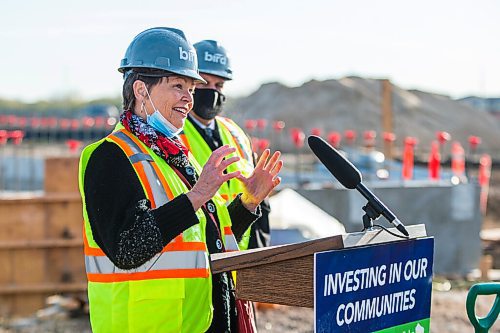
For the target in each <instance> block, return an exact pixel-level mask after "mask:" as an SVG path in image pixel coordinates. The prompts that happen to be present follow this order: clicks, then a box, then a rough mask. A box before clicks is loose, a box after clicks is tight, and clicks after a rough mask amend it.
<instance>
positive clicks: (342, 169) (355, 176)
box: [307, 135, 409, 236]
mask: <svg viewBox="0 0 500 333" xmlns="http://www.w3.org/2000/svg"><path fill="white" fill-rule="evenodd" d="M307 143H308V145H309V148H311V150H312V151H313V153H314V155H316V157H317V158H318V159H319V160H320V161H321V163H323V164H324V165H325V167H326V168H327V169H328V171H330V173H331V174H332V175H333V176H334V177H335V178H337V180H338V181H339V182H340V183H341V184H342V185H343V186H345V187H346V188H348V189H356V190H358V191H359V192H360V193H361V195H363V196H364V197H365V198H366V199H367V200H368V202H369V203H370V205H371V206H372V208H373V209H374V210H375V211H376V213H377V214H380V215H383V216H384V217H385V218H386V219H387V220H388V221H389V222H390V223H392V224H393V225H394V226H395V227H396V228H397V229H398V230H399V231H400V232H401V233H402V234H403V235H405V236H409V234H408V231H407V230H406V228H405V226H404V225H403V223H402V222H401V221H400V220H399V219H398V218H397V217H396V215H394V213H393V212H392V211H391V210H390V209H389V208H387V206H385V205H384V204H383V203H382V202H381V201H380V199H379V198H378V197H377V196H376V195H375V194H373V193H372V192H371V191H370V190H369V189H368V188H367V187H366V186H365V185H364V184H363V183H362V176H361V173H360V172H359V170H358V169H357V168H356V167H355V166H354V165H352V163H351V162H349V161H348V160H347V159H346V158H345V157H344V156H342V155H341V154H340V153H339V152H338V151H337V150H336V149H335V148H333V147H332V146H330V144H329V143H328V142H326V141H325V140H323V139H322V138H320V137H319V136H315V135H311V136H309V137H308V138H307Z"/></svg>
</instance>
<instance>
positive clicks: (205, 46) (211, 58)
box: [194, 40, 233, 80]
mask: <svg viewBox="0 0 500 333" xmlns="http://www.w3.org/2000/svg"><path fill="white" fill-rule="evenodd" d="M194 48H195V49H196V53H197V55H198V69H199V71H200V73H206V74H212V75H216V76H220V77H222V78H224V79H226V80H232V79H233V70H232V67H231V62H230V60H229V57H228V54H227V51H226V49H225V48H224V47H223V46H222V45H220V44H219V43H218V42H216V41H215V40H202V41H201V42H198V43H195V44H194Z"/></svg>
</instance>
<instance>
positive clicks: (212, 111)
mask: <svg viewBox="0 0 500 333" xmlns="http://www.w3.org/2000/svg"><path fill="white" fill-rule="evenodd" d="M225 102H226V96H224V94H222V93H220V92H218V91H217V90H214V89H196V90H195V92H194V108H193V111H194V113H196V115H197V116H199V117H200V118H203V119H205V120H211V119H214V118H215V116H216V115H218V114H219V113H221V112H222V107H223V106H224V103H225Z"/></svg>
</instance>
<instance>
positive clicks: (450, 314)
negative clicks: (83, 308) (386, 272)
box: [0, 169, 500, 333]
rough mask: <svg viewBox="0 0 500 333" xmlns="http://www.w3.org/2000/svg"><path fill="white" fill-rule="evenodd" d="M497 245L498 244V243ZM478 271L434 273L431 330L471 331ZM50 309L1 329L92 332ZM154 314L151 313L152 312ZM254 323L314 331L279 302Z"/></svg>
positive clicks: (495, 192) (493, 191)
mask: <svg viewBox="0 0 500 333" xmlns="http://www.w3.org/2000/svg"><path fill="white" fill-rule="evenodd" d="M495 228H500V170H498V169H494V170H493V172H492V179H491V186H490V192H489V198H488V209H487V213H486V216H485V219H484V223H483V230H484V229H488V230H491V229H495ZM499 246H500V245H499ZM499 269H500V267H493V269H492V270H490V275H489V276H490V280H496V281H498V280H499V279H500V270H499ZM479 279H480V274H479V273H478V272H475V274H473V275H472V276H469V277H463V278H459V279H447V278H445V277H435V279H434V283H433V292H432V308H431V331H432V332H446V333H463V332H473V327H472V326H471V324H470V322H469V319H468V318H467V314H466V310H465V301H466V297H467V292H468V288H469V287H470V286H471V285H472V284H474V283H476V282H478V281H479ZM493 301H494V297H486V296H484V297H479V298H478V299H477V303H476V313H477V314H478V315H479V316H484V315H486V314H487V313H488V311H489V309H490V308H491V306H492V304H493ZM53 310H54V311H53V313H50V311H49V312H45V316H44V317H40V316H37V315H36V314H33V316H31V317H27V318H10V319H6V318H0V333H7V332H9V333H10V332H16V333H17V332H19V333H28V332H29V333H39V332H40V333H41V332H44V333H46V332H59V333H65V332H67V333H69V332H71V333H73V332H91V329H90V324H89V317H88V314H85V313H84V312H79V311H77V312H76V313H73V314H70V313H69V312H67V311H64V310H62V309H57V308H53ZM152 315H154V314H152ZM257 326H258V330H259V332H276V333H285V332H286V333H289V332H297V333H301V332H304V333H305V332H313V331H314V312H313V309H308V308H298V307H287V306H280V305H265V304H264V305H258V308H257ZM489 332H490V333H500V320H497V322H496V323H495V325H494V326H493V327H492V328H491V329H490V331H489Z"/></svg>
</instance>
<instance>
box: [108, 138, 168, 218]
mask: <svg viewBox="0 0 500 333" xmlns="http://www.w3.org/2000/svg"><path fill="white" fill-rule="evenodd" d="M109 138H110V139H111V140H113V141H114V142H115V143H116V144H118V145H119V146H120V147H121V148H122V149H123V151H124V152H125V153H126V154H127V157H128V158H129V160H130V162H131V163H132V165H133V166H134V169H135V170H136V171H137V173H138V175H139V177H140V178H141V183H142V184H144V186H145V190H146V194H147V195H148V199H149V201H151V208H156V207H159V206H162V205H164V204H165V203H167V202H168V201H170V200H171V199H172V198H173V195H172V191H171V190H170V187H169V186H168V185H167V182H166V181H165V178H164V177H163V175H162V174H161V172H160V170H159V169H158V166H157V165H156V163H154V161H153V158H152V157H151V156H150V155H149V154H148V153H147V152H146V151H145V150H143V148H142V146H141V145H139V144H138V143H137V142H136V141H135V140H137V139H136V138H135V137H134V136H133V135H131V134H129V133H127V132H126V131H123V130H122V131H117V132H115V133H113V134H111V135H110V136H109Z"/></svg>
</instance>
